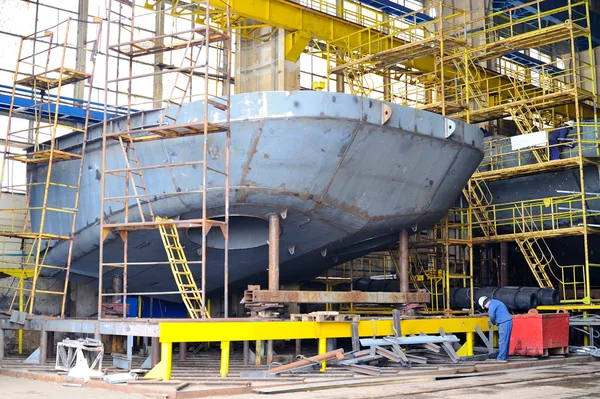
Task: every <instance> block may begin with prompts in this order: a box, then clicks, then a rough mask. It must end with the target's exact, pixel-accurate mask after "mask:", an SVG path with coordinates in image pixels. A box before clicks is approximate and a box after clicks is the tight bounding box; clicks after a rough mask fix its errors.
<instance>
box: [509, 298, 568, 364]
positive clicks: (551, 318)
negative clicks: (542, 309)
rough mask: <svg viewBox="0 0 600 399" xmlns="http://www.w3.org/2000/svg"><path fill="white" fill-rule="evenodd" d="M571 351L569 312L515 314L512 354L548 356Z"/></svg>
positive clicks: (511, 340) (511, 338)
mask: <svg viewBox="0 0 600 399" xmlns="http://www.w3.org/2000/svg"><path fill="white" fill-rule="evenodd" d="M568 352H569V313H567V312H565V311H561V310H559V311H558V312H557V313H538V311H537V310H535V309H531V310H530V311H529V313H527V314H522V315H516V316H513V328H512V333H511V335H510V352H509V354H510V355H525V356H548V355H558V354H566V353H568Z"/></svg>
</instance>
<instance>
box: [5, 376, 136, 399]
mask: <svg viewBox="0 0 600 399" xmlns="http://www.w3.org/2000/svg"><path fill="white" fill-rule="evenodd" d="M0 398H1V399H40V398H44V399H67V398H68V399H145V398H147V396H142V395H134V394H127V393H121V392H112V391H109V390H106V389H93V388H83V387H81V388H79V387H65V386H63V385H62V384H57V383H53V382H45V381H33V380H29V379H26V378H16V377H5V376H1V375H0Z"/></svg>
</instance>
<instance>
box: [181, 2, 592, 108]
mask: <svg viewBox="0 0 600 399" xmlns="http://www.w3.org/2000/svg"><path fill="white" fill-rule="evenodd" d="M192 2H193V3H196V2H198V0H192ZM210 4H211V5H212V6H214V7H216V8H219V9H223V10H224V9H226V5H227V1H226V0H210ZM229 5H230V8H231V11H232V12H233V13H235V14H236V15H238V16H241V17H244V18H247V19H252V20H256V21H260V22H262V23H265V24H268V25H271V26H274V27H276V28H282V29H285V30H288V31H291V32H293V33H295V32H297V33H298V34H297V35H294V36H291V35H288V37H286V58H287V59H288V60H290V61H296V60H297V57H299V56H300V54H301V52H300V51H298V48H299V47H302V46H301V45H302V42H306V40H307V38H308V37H310V38H314V39H318V40H323V41H330V40H335V39H340V38H342V37H346V38H347V39H348V41H347V44H348V46H349V47H350V48H356V47H358V46H359V45H360V44H361V42H362V41H363V40H362V37H361V35H359V34H357V32H359V31H361V30H363V29H364V28H365V27H364V26H361V25H359V24H357V23H354V22H351V21H347V20H344V19H342V18H338V17H336V16H334V15H330V14H326V13H323V12H320V11H317V10H314V9H311V8H309V7H304V6H301V5H299V4H296V3H292V2H291V1H286V0H229ZM357 6H358V7H361V5H358V4H357ZM362 7H364V6H362ZM365 8H368V7H365ZM368 9H369V10H370V11H372V12H374V13H380V12H379V11H377V10H372V9H371V8H368ZM370 40H373V36H372V33H371V37H370ZM297 41H300V42H297ZM396 41H397V43H394V44H393V46H394V47H395V46H400V45H402V44H404V42H403V41H402V40H399V39H397V40H396ZM340 42H341V41H340ZM403 64H404V65H405V66H406V67H411V68H415V69H417V70H419V71H422V72H425V73H427V72H433V71H434V69H435V65H436V63H435V60H434V57H433V56H426V57H421V58H418V59H413V60H411V61H407V62H405V63H403ZM482 69H483V68H482ZM485 73H486V74H492V75H496V73H495V72H492V71H489V70H485ZM497 76H498V79H491V80H488V82H487V84H488V87H487V90H489V91H490V92H493V91H494V88H497V87H506V86H507V85H509V84H511V81H510V80H508V79H507V78H506V77H504V76H502V75H499V74H497ZM448 77H452V76H451V73H450V72H448ZM506 96H509V94H508V93H507V94H506ZM554 111H555V112H557V113H560V114H565V115H571V114H573V115H574V114H575V109H574V106H572V105H571V106H569V105H561V106H558V107H555V108H554ZM582 114H583V117H591V116H593V109H592V107H588V106H583V107H582Z"/></svg>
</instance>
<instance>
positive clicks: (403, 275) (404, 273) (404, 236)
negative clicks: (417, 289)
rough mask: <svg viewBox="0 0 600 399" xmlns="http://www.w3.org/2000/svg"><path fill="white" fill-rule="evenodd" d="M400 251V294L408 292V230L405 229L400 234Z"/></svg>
mask: <svg viewBox="0 0 600 399" xmlns="http://www.w3.org/2000/svg"><path fill="white" fill-rule="evenodd" d="M399 248H400V250H399V251H398V255H399V259H398V265H399V266H398V268H399V271H400V275H399V276H398V278H399V279H400V292H408V291H409V289H408V280H409V279H408V230H406V229H404V230H402V231H401V232H400V243H399Z"/></svg>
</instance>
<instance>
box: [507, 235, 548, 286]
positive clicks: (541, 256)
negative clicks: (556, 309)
mask: <svg viewBox="0 0 600 399" xmlns="http://www.w3.org/2000/svg"><path fill="white" fill-rule="evenodd" d="M516 241H517V245H518V246H519V249H520V250H521V253H522V254H523V257H525V261H526V262H527V265H529V268H530V269H531V273H533V277H535V280H536V281H537V283H538V284H539V286H540V288H554V285H553V284H552V281H551V280H550V277H549V276H548V273H547V270H548V269H549V268H550V263H551V262H552V255H550V256H548V255H547V254H545V253H544V252H543V251H542V249H541V247H540V244H539V242H538V238H536V237H533V238H526V239H518V240H516ZM538 252H539V253H538Z"/></svg>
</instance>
